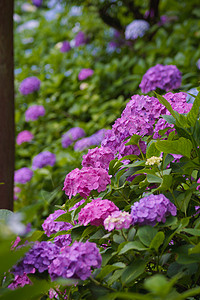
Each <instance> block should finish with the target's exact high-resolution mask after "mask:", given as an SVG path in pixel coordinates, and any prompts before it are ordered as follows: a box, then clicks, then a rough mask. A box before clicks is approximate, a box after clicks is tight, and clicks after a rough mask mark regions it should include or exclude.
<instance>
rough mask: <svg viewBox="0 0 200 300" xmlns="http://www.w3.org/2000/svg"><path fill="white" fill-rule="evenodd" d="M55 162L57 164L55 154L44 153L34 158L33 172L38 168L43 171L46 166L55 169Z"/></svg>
mask: <svg viewBox="0 0 200 300" xmlns="http://www.w3.org/2000/svg"><path fill="white" fill-rule="evenodd" d="M55 162H56V156H55V154H53V153H51V152H49V151H43V152H41V153H39V154H38V155H36V156H35V157H34V158H33V164H32V168H33V170H36V169H38V168H39V169H41V168H43V167H46V166H51V167H53V166H54V164H55Z"/></svg>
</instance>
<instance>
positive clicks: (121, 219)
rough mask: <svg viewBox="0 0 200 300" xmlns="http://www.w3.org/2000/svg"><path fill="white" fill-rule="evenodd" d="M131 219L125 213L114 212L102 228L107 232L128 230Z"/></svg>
mask: <svg viewBox="0 0 200 300" xmlns="http://www.w3.org/2000/svg"><path fill="white" fill-rule="evenodd" d="M131 223H132V217H131V215H130V214H129V213H128V212H126V211H118V210H117V211H114V212H112V213H111V215H109V216H108V217H107V218H106V219H105V220H104V223H103V224H104V227H105V229H106V230H108V231H112V230H113V229H114V228H116V229H123V228H126V229H128V228H129V227H130V226H131Z"/></svg>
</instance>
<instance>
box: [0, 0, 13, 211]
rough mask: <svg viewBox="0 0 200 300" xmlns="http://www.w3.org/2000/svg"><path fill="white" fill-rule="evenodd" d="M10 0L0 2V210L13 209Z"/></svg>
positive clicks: (11, 31) (11, 10) (11, 3)
mask: <svg viewBox="0 0 200 300" xmlns="http://www.w3.org/2000/svg"><path fill="white" fill-rule="evenodd" d="M13 6H14V0H0V183H2V182H3V183H4V184H1V185H0V208H6V209H10V210H12V209H13V174H14V145H15V137H14V134H15V132H14V75H13V70H14V67H13Z"/></svg>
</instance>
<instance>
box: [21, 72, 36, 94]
mask: <svg viewBox="0 0 200 300" xmlns="http://www.w3.org/2000/svg"><path fill="white" fill-rule="evenodd" d="M39 89H40V80H39V79H38V78H37V77H35V76H32V77H27V78H26V79H24V80H23V81H22V82H21V84H20V87H19V91H20V93H21V94H22V95H28V94H32V93H33V92H35V91H38V90H39Z"/></svg>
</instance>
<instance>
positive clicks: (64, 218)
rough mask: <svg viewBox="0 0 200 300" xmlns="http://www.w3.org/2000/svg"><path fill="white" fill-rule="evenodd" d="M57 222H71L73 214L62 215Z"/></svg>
mask: <svg viewBox="0 0 200 300" xmlns="http://www.w3.org/2000/svg"><path fill="white" fill-rule="evenodd" d="M55 222H68V223H69V222H71V213H70V212H67V213H65V214H62V215H61V216H59V217H58V218H57V219H56V220H55Z"/></svg>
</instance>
